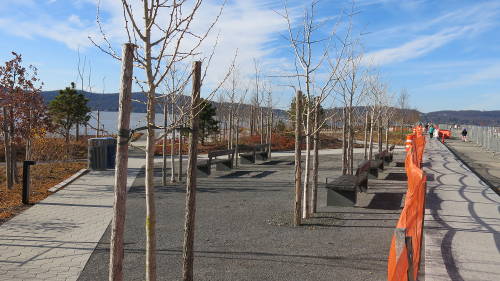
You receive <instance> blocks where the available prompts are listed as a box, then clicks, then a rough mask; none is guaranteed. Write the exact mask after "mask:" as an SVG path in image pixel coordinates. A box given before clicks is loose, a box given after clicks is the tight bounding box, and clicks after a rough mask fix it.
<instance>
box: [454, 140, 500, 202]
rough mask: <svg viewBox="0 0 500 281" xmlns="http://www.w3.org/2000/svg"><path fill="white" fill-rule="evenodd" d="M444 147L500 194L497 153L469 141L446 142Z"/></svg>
mask: <svg viewBox="0 0 500 281" xmlns="http://www.w3.org/2000/svg"><path fill="white" fill-rule="evenodd" d="M446 146H448V148H449V149H450V150H451V151H452V152H454V153H455V155H457V156H458V157H459V158H460V159H462V161H463V162H464V163H465V164H467V167H469V168H470V169H471V170H472V171H473V172H475V173H476V174H479V175H480V176H481V178H482V179H483V180H484V181H485V182H486V183H489V184H490V186H493V187H494V188H495V190H496V192H497V193H498V194H500V156H499V154H498V153H495V152H494V151H488V150H486V149H484V148H483V147H481V146H479V145H477V144H475V143H472V142H470V141H468V142H463V141H461V140H459V139H451V140H447V141H446Z"/></svg>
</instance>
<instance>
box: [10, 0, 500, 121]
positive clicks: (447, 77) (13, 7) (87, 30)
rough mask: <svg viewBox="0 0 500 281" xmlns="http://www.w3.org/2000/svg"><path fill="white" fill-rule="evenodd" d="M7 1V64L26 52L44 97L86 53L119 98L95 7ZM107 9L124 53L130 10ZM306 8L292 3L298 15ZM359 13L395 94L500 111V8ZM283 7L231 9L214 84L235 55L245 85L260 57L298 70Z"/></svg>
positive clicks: (433, 105)
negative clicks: (125, 14) (125, 15)
mask: <svg viewBox="0 0 500 281" xmlns="http://www.w3.org/2000/svg"><path fill="white" fill-rule="evenodd" d="M0 2H1V5H0V34H1V37H2V40H0V60H1V61H5V60H7V59H9V58H10V51H16V52H18V53H21V54H22V55H23V56H24V61H25V63H26V64H33V65H35V66H37V67H38V68H39V73H40V78H41V79H42V80H43V81H44V83H45V85H44V90H54V89H60V88H62V87H64V86H66V85H68V84H69V83H70V82H71V81H75V80H76V79H77V71H76V65H77V50H78V49H79V50H80V53H81V57H82V58H83V57H86V58H87V59H89V60H90V62H91V65H92V76H91V80H92V81H91V85H92V89H93V90H94V91H99V92H100V91H103V90H104V91H106V92H116V91H117V90H118V85H119V70H120V65H119V63H118V62H117V61H115V60H113V59H111V58H110V57H109V56H107V55H105V54H103V53H102V52H100V51H99V50H97V49H96V48H95V47H93V46H92V45H91V44H90V41H89V40H88V36H92V37H93V38H96V40H98V41H99V40H100V39H99V38H100V36H99V34H98V29H97V27H96V24H95V17H96V0H0ZM101 2H102V7H101V8H102V13H103V14H102V19H103V22H104V27H105V29H106V31H107V32H108V33H109V34H111V35H112V36H111V41H112V43H113V44H115V46H116V47H119V44H120V43H121V42H123V34H121V33H122V28H121V26H122V21H121V6H120V4H119V1H117V0H101ZM303 2H304V1H290V3H289V5H290V7H291V9H292V11H294V13H295V12H296V13H297V14H298V13H299V12H300V11H301V5H303ZM219 4H220V1H217V0H210V1H206V2H205V4H204V5H205V6H204V9H203V11H202V12H201V14H200V15H199V20H200V22H204V21H209V20H210V19H211V18H213V16H214V12H215V11H216V9H217V6H218V5H219ZM349 5H350V1H340V0H330V1H329V0H323V1H322V2H320V9H319V13H318V18H325V19H328V18H331V17H335V16H336V15H338V14H339V11H342V10H343V9H346V8H348V7H349ZM356 5H357V7H358V8H357V9H358V10H359V11H360V13H358V14H357V15H356V16H355V18H354V26H355V29H356V32H358V33H361V34H362V36H361V41H362V46H363V50H364V53H365V59H364V60H365V61H370V62H372V63H374V64H376V65H377V67H378V69H379V72H380V74H381V77H382V79H383V80H384V81H386V82H387V83H388V84H389V89H390V91H391V92H394V93H397V92H399V91H400V90H401V89H403V88H406V89H407V90H408V92H409V93H410V95H411V106H412V107H414V108H417V109H418V110H420V111H423V112H429V111H435V110H444V109H451V110H460V109H478V110H500V87H499V86H500V36H499V33H500V32H499V31H500V28H499V27H500V1H473V0H469V1H460V0H439V1H438V0H434V1H430V0H428V1H425V0H415V1H412V0H404V1H401V0H358V1H356ZM281 8H282V1H272V0H253V1H249V0H229V1H228V5H227V7H226V8H225V12H224V14H223V17H222V18H221V20H220V22H219V23H218V26H217V27H216V29H217V32H220V34H221V40H220V43H219V45H218V47H217V53H216V56H215V58H214V63H213V67H211V70H210V78H209V81H217V80H218V79H220V77H221V76H223V75H224V72H225V69H226V67H227V65H228V63H229V62H230V60H231V57H232V55H231V54H233V53H234V52H235V50H236V49H238V53H239V59H238V64H239V65H240V73H241V75H242V76H243V77H250V75H251V73H252V68H253V65H252V64H253V59H254V58H255V59H257V60H258V61H259V62H260V63H261V65H262V67H263V69H264V72H266V73H273V72H276V71H277V70H280V69H286V68H289V67H290V65H291V64H292V63H293V58H292V56H291V54H290V50H289V47H288V46H287V42H286V41H285V40H283V39H282V35H283V34H286V24H285V22H284V20H283V19H282V18H280V17H279V16H278V15H277V14H276V13H275V12H274V10H279V9H281ZM327 27H328V26H327V25H326V27H325V28H327ZM213 36H215V35H213ZM204 50H209V47H208V46H207V47H206V48H204ZM103 79H104V80H105V81H104V83H103ZM269 79H270V80H273V79H272V78H269ZM271 82H273V83H274V81H271ZM274 84H279V83H274ZM273 89H274V91H275V93H276V98H275V99H276V105H277V106H278V107H281V108H285V107H286V106H287V104H288V103H289V101H290V99H291V96H292V94H293V93H291V91H290V90H289V89H285V88H280V87H278V86H276V85H275V86H273Z"/></svg>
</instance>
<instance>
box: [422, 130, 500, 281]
mask: <svg viewBox="0 0 500 281" xmlns="http://www.w3.org/2000/svg"><path fill="white" fill-rule="evenodd" d="M424 162H428V163H429V166H430V167H426V168H425V171H426V172H427V173H428V174H430V175H432V176H433V178H434V179H433V180H429V181H428V183H427V189H428V190H427V199H426V215H425V224H424V229H425V248H424V249H425V280H454V281H465V280H471V281H477V280H482V281H488V280H490V281H495V280H496V281H497V280H500V196H498V194H496V193H495V192H493V191H492V190H491V188H490V187H489V186H487V185H486V184H485V183H484V182H482V181H481V180H480V179H479V178H478V177H477V176H476V174H474V173H473V172H471V171H470V170H469V169H468V168H467V167H466V166H465V165H464V164H463V163H462V162H461V161H460V160H458V159H457V158H455V156H454V155H453V154H452V153H451V152H450V151H449V150H448V149H447V148H446V147H445V146H444V145H442V144H441V143H438V142H437V141H436V140H430V141H429V143H428V145H427V147H426V153H425V161H424ZM429 178H432V177H429Z"/></svg>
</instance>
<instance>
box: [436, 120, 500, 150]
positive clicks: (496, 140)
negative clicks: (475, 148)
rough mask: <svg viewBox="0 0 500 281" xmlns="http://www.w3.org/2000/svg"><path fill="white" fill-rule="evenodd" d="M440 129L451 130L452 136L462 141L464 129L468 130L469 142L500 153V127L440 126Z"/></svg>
mask: <svg viewBox="0 0 500 281" xmlns="http://www.w3.org/2000/svg"><path fill="white" fill-rule="evenodd" d="M439 128H441V129H445V130H450V128H451V132H452V136H454V137H456V138H458V139H460V138H461V136H462V130H463V128H466V129H467V140H468V141H471V142H473V143H475V144H477V145H479V146H481V147H482V148H484V149H485V150H487V151H491V152H495V153H500V127H486V126H476V125H459V126H458V128H455V125H449V124H439Z"/></svg>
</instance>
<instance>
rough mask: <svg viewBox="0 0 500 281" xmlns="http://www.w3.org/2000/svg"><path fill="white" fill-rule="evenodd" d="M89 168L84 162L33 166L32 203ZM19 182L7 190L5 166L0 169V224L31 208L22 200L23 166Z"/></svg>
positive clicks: (31, 173) (20, 168)
mask: <svg viewBox="0 0 500 281" xmlns="http://www.w3.org/2000/svg"><path fill="white" fill-rule="evenodd" d="M86 166H87V163H84V162H51V163H40V164H36V165H34V166H31V171H30V175H31V185H30V187H31V194H30V198H31V200H30V203H36V202H39V201H41V200H43V199H45V198H47V196H49V195H50V194H52V192H50V191H48V189H49V188H51V187H53V186H54V185H56V184H58V183H60V182H61V181H63V180H65V179H66V178H69V177H70V176H72V175H73V174H74V173H76V172H78V171H79V170H80V169H83V168H85V167H86ZM18 172H19V182H18V183H16V184H15V185H14V188H13V189H12V190H9V189H7V186H6V176H5V166H2V167H0V224H2V223H4V222H5V221H7V220H8V219H10V218H11V217H13V216H15V215H16V214H18V213H20V212H22V211H23V210H25V209H26V208H28V207H29V205H28V206H26V205H23V204H22V202H21V200H22V172H23V171H22V166H20V167H18Z"/></svg>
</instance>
